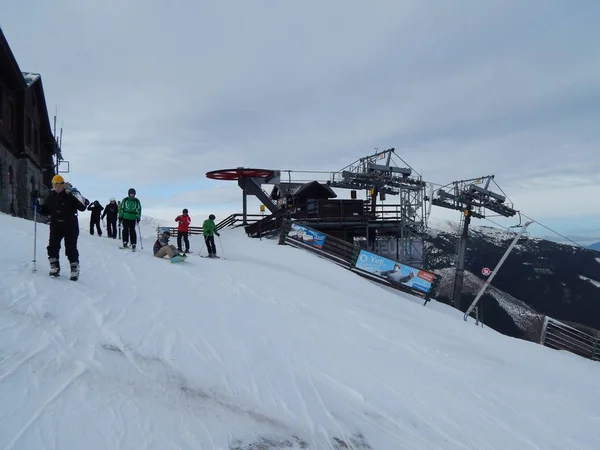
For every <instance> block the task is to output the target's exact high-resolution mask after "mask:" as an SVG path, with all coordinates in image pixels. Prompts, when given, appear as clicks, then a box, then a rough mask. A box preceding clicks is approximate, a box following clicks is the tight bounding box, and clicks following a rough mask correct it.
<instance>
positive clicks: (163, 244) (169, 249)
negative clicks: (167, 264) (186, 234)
mask: <svg viewBox="0 0 600 450" xmlns="http://www.w3.org/2000/svg"><path fill="white" fill-rule="evenodd" d="M170 237H171V232H170V231H169V230H165V231H163V232H162V235H161V236H160V237H159V238H158V239H157V240H156V242H155V243H154V247H153V248H152V251H153V252H154V256H156V257H157V258H164V257H165V256H168V257H169V259H172V258H173V257H175V256H182V257H184V258H185V257H186V256H187V255H186V254H185V253H181V252H179V251H178V250H177V249H176V248H175V246H174V245H169V238H170Z"/></svg>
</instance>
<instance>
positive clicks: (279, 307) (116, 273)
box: [0, 215, 600, 450]
mask: <svg viewBox="0 0 600 450" xmlns="http://www.w3.org/2000/svg"><path fill="white" fill-rule="evenodd" d="M0 227H1V229H2V231H3V232H2V235H1V237H0V243H1V246H2V252H1V253H0V269H1V278H0V305H1V306H0V399H1V401H0V448H3V449H60V450H67V449H82V448H85V449H161V450H163V449H186V450H188V449H226V450H258V449H261V450H270V449H283V448H285V449H301V448H302V449H303V448H307V449H336V450H341V449H355V450H359V449H360V450H362V449H373V450H396V449H478V450H482V449H544V450H548V449H561V450H562V449H579V450H584V449H590V450H591V449H594V450H597V449H598V448H600V365H599V364H598V363H597V362H592V361H588V360H585V359H582V358H579V357H577V356H575V355H572V354H569V353H564V352H558V351H553V350H550V349H548V348H544V347H542V346H539V345H536V344H533V343H531V342H526V341H521V340H517V339H512V338H508V337H506V336H503V335H500V334H498V333H496V332H494V331H493V330H490V329H487V328H486V329H484V328H480V327H476V326H474V325H473V323H472V322H470V323H465V322H464V321H463V320H462V314H461V313H458V314H457V313H456V312H455V311H454V310H452V309H451V308H449V307H446V306H445V305H441V304H437V303H436V302H431V303H430V304H428V305H427V306H426V307H424V306H422V301H421V300H420V299H415V298H413V297H410V296H404V295H401V294H398V293H396V292H395V291H391V290H388V289H384V288H382V287H380V286H378V285H374V284H372V283H370V282H369V281H367V280H365V279H362V278H360V277H358V276H356V275H354V274H352V273H350V272H348V271H345V270H344V269H341V268H339V267H338V266H336V265H334V264H331V263H329V262H327V261H325V260H322V259H320V258H318V257H316V256H315V255H312V254H309V253H306V252H303V251H302V250H298V249H294V248H291V247H287V246H277V245H276V243H275V242H274V241H270V240H262V241H259V240H256V239H255V240H253V239H249V238H247V237H245V235H244V233H243V231H242V230H241V229H235V230H225V231H223V232H222V233H221V235H222V237H221V240H222V247H221V246H219V241H217V246H218V249H219V251H220V253H221V254H222V255H223V256H225V257H226V259H221V260H209V259H204V258H199V257H197V256H190V257H189V258H188V261H186V262H184V263H181V264H170V263H169V262H168V261H167V260H166V259H165V260H159V259H156V258H154V257H152V256H151V246H152V243H153V240H154V239H153V238H154V230H153V229H152V228H150V227H147V228H145V229H143V233H144V242H143V243H144V247H145V248H144V250H140V251H138V252H137V253H132V252H129V251H125V250H119V249H118V248H117V242H115V241H113V240H112V239H107V238H106V237H102V238H99V237H96V236H93V237H92V236H89V234H88V233H87V230H85V229H82V234H81V237H80V241H79V242H80V245H79V247H80V251H81V278H80V280H79V281H77V282H71V281H69V280H68V275H67V274H66V273H65V274H63V276H61V278H59V279H52V278H50V277H48V275H47V271H48V266H47V261H46V257H45V246H46V241H47V235H48V229H47V226H45V225H40V226H39V227H38V252H37V257H38V258H37V259H38V262H37V266H38V272H37V273H32V271H31V268H32V263H31V256H32V248H33V223H32V222H28V221H24V220H21V219H16V218H12V217H8V216H5V215H0ZM192 244H193V249H195V250H199V248H200V241H199V239H198V238H196V237H194V238H193V239H192ZM61 262H62V265H63V267H64V268H65V269H66V267H67V264H66V261H65V259H64V256H61Z"/></svg>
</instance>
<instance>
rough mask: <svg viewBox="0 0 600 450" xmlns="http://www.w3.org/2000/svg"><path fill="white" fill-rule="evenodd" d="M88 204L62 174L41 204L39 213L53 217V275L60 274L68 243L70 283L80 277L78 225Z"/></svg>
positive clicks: (50, 247) (50, 248)
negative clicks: (80, 214)
mask: <svg viewBox="0 0 600 450" xmlns="http://www.w3.org/2000/svg"><path fill="white" fill-rule="evenodd" d="M88 204H89V201H88V200H87V199H85V198H84V197H82V196H81V194H80V193H79V191H77V189H75V188H74V187H73V186H71V184H70V183H65V180H64V178H63V177H62V176H60V175H54V177H53V178H52V190H51V191H50V193H49V194H48V196H47V197H46V199H45V200H44V202H43V204H42V205H40V207H39V210H38V212H39V213H40V214H42V215H44V216H50V236H49V239H48V247H47V250H48V261H49V262H50V274H49V275H50V276H53V277H57V276H59V275H60V262H59V256H60V243H61V241H62V240H63V239H64V240H65V253H66V255H67V258H68V260H69V262H70V264H71V280H73V281H76V280H77V279H78V278H79V250H78V249H77V238H78V236H79V222H78V219H77V211H85V207H86V206H87V205H88Z"/></svg>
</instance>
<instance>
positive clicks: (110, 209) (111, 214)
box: [102, 198, 119, 239]
mask: <svg viewBox="0 0 600 450" xmlns="http://www.w3.org/2000/svg"><path fill="white" fill-rule="evenodd" d="M118 215H119V207H118V205H117V202H116V200H115V199H114V198H111V199H110V203H109V204H108V205H106V207H105V208H104V212H103V213H102V219H104V218H105V217H106V232H107V233H108V237H109V238H113V239H116V238H117V216H118Z"/></svg>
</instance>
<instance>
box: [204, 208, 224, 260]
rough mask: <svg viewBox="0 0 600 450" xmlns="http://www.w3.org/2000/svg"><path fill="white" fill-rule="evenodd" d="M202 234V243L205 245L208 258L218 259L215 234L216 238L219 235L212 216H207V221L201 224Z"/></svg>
mask: <svg viewBox="0 0 600 450" xmlns="http://www.w3.org/2000/svg"><path fill="white" fill-rule="evenodd" d="M202 234H203V235H204V242H205V243H206V249H207V250H208V257H209V258H218V256H217V247H216V246H215V234H216V235H217V236H221V235H220V234H219V232H218V231H217V226H216V225H215V215H214V214H211V215H210V216H208V219H206V220H205V221H204V222H203V223H202Z"/></svg>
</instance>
